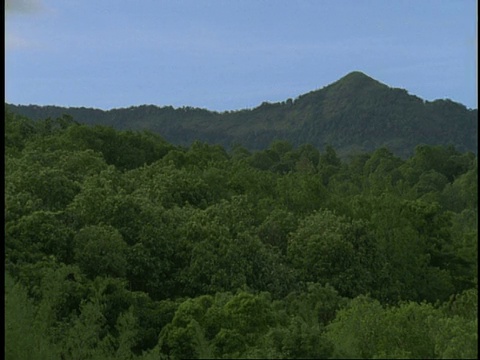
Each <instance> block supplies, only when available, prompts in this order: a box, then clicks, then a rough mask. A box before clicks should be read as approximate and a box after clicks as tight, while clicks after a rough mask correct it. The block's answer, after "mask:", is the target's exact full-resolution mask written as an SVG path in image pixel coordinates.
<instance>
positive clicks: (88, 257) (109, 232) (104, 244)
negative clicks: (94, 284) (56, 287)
mask: <svg viewBox="0 0 480 360" xmlns="http://www.w3.org/2000/svg"><path fill="white" fill-rule="evenodd" d="M74 243H75V245H74V256H75V261H76V262H77V263H78V265H79V266H80V268H81V269H82V271H83V272H84V273H85V274H86V275H88V276H89V277H90V278H92V279H93V278H95V277H96V276H112V277H123V276H124V275H125V271H126V266H127V260H126V250H127V244H126V243H125V241H124V240H123V238H122V235H121V234H120V233H119V232H118V230H116V229H115V228H113V227H111V226H106V225H92V226H86V227H84V228H83V229H82V230H80V231H79V232H78V234H77V235H75V238H74Z"/></svg>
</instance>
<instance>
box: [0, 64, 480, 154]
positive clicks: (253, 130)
mask: <svg viewBox="0 0 480 360" xmlns="http://www.w3.org/2000/svg"><path fill="white" fill-rule="evenodd" d="M6 106H7V107H8V109H9V110H10V111H12V112H13V113H15V114H18V115H23V116H26V117H28V118H30V119H32V120H43V119H47V118H52V119H56V118H59V117H62V116H63V115H64V114H68V115H70V116H72V117H73V118H74V119H75V120H76V121H78V122H80V123H82V124H89V125H103V126H112V127H113V128H115V129H116V130H132V131H143V130H148V131H151V132H154V133H156V134H160V135H161V136H162V137H163V138H164V139H165V140H167V141H168V142H170V143H171V144H174V145H177V146H184V147H190V146H191V145H192V144H193V142H195V141H201V142H205V143H208V144H219V145H222V146H223V147H224V148H225V149H226V150H227V151H230V150H232V148H233V147H234V146H236V145H242V146H244V147H245V148H246V149H248V150H249V151H258V150H265V149H266V148H268V147H269V145H270V144H271V143H272V142H273V141H275V140H286V141H288V142H289V143H290V144H291V145H293V146H294V147H300V146H302V145H304V144H310V145H313V146H314V147H316V148H317V149H324V148H325V147H326V146H327V145H330V146H333V147H334V148H335V152H336V153H337V155H338V156H339V157H340V158H341V159H342V160H343V159H345V158H347V157H348V156H349V155H350V154H352V153H365V152H373V151H375V150H377V149H378V148H381V147H387V148H388V149H389V150H390V151H391V152H392V153H393V154H394V155H396V156H399V157H401V158H402V159H406V158H408V157H411V156H412V155H413V154H414V150H415V147H416V146H417V145H419V144H427V145H439V144H446V145H453V146H454V147H455V148H456V149H457V150H458V151H460V152H466V151H472V152H474V153H475V154H476V153H477V144H478V139H477V138H478V136H477V133H478V110H477V109H467V108H466V107H465V106H464V105H462V104H459V103H456V102H453V101H451V100H448V99H443V100H435V101H425V100H422V99H420V98H419V97H417V96H414V95H410V94H409V93H408V92H407V91H406V90H404V89H399V88H391V87H389V86H387V85H385V84H382V83H380V82H378V81H376V80H375V79H372V78H371V77H369V76H367V75H365V74H364V73H362V72H359V71H354V72H351V73H349V74H347V75H346V76H344V77H342V78H341V79H339V80H338V81H336V82H334V83H332V84H330V85H328V86H325V87H323V88H321V89H318V90H315V91H311V92H309V93H306V94H303V95H300V96H298V97H297V98H296V99H287V100H285V101H283V102H277V103H269V102H263V103H262V104H261V105H260V106H257V107H256V108H253V109H243V110H237V111H225V112H221V113H219V112H216V111H209V110H206V109H199V108H193V107H189V106H186V107H182V108H173V107H172V106H164V107H157V106H155V105H141V106H132V107H129V108H124V109H111V110H107V111H104V110H100V109H91V108H84V107H83V108H70V107H68V108H65V107H59V106H36V105H13V104H6Z"/></svg>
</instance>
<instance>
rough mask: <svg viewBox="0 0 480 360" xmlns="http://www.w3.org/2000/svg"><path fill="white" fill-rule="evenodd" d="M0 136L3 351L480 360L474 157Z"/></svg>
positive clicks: (153, 139) (9, 128)
mask: <svg viewBox="0 0 480 360" xmlns="http://www.w3.org/2000/svg"><path fill="white" fill-rule="evenodd" d="M266 106H267V105H266ZM5 131H6V132H5V266H6V273H5V311H6V322H5V330H6V346H5V353H6V356H7V358H12V359H13V358H15V359H16V358H18V359H24V358H25V359H26V358H29V355H31V354H36V358H38V359H159V358H170V359H180V358H344V357H355V358H397V357H414V358H476V357H477V355H478V347H477V307H478V306H477V296H478V295H477V284H478V277H477V268H478V258H477V249H478V244H477V238H478V231H477V225H478V209H477V207H478V202H477V178H478V165H477V157H476V156H475V155H474V154H473V153H469V152H460V151H458V150H456V149H455V148H454V147H451V146H450V147H443V146H427V145H421V146H418V147H417V148H416V150H415V153H414V154H413V155H412V156H411V157H409V158H404V159H402V158H399V157H397V156H395V155H394V154H393V153H392V152H391V151H390V150H389V149H388V148H386V147H382V148H378V149H376V150H375V151H372V152H369V153H362V154H356V155H353V156H352V157H351V158H350V159H348V160H346V159H345V160H343V159H341V158H340V157H339V156H338V155H337V153H336V151H335V149H334V147H332V146H326V147H325V148H324V149H317V148H315V147H314V146H312V145H309V144H304V145H301V146H298V147H297V146H294V145H293V144H291V143H289V142H286V141H283V140H282V141H280V140H277V141H274V142H272V143H271V144H270V145H269V146H268V147H267V148H265V149H264V150H259V151H253V152H250V151H248V150H246V149H245V148H243V147H241V146H240V145H237V146H234V147H233V148H232V149H231V150H229V151H227V150H225V149H224V148H223V147H221V146H219V145H208V144H206V143H203V142H200V141H197V142H194V143H193V144H192V145H191V146H188V147H182V146H174V145H172V144H169V143H168V142H166V141H165V140H163V139H162V138H161V137H159V136H157V135H154V134H152V133H148V132H141V133H140V132H139V133H137V132H131V131H117V130H114V129H112V128H109V127H104V126H94V127H90V126H87V125H81V124H79V123H77V122H75V121H74V120H73V119H71V118H69V117H62V118H59V119H56V120H51V119H48V120H43V121H35V122H34V121H31V120H29V119H27V118H24V117H21V116H19V115H13V114H12V113H9V112H6V114H5Z"/></svg>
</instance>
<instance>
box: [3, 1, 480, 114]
mask: <svg viewBox="0 0 480 360" xmlns="http://www.w3.org/2000/svg"><path fill="white" fill-rule="evenodd" d="M5 20H6V24H5V31H6V35H5V41H6V45H5V46H6V52H5V54H6V55H5V77H6V80H5V97H6V98H5V101H6V102H8V103H13V104H37V105H59V106H84V107H94V108H100V109H111V108H119V107H129V106H133V105H141V104H154V105H158V106H166V105H172V106H174V107H181V106H194V107H201V108H206V109H209V110H217V111H223V110H238V109H245V108H253V107H256V106H258V105H260V104H261V103H262V102H263V101H269V102H277V101H284V100H286V99H288V98H295V97H297V96H299V95H301V94H304V93H306V92H309V91H312V90H315V89H319V88H322V87H324V86H326V85H328V84H330V83H332V82H334V81H336V80H338V79H339V78H341V77H342V76H344V75H346V74H347V73H349V72H351V71H354V70H358V71H362V72H364V73H366V74H367V75H369V76H371V77H373V78H375V79H377V80H379V81H381V82H383V83H385V84H387V85H389V86H392V87H399V88H404V89H406V90H408V92H409V93H410V94H413V95H416V96H419V97H421V98H423V99H425V100H435V99H444V98H449V99H451V100H453V101H457V102H460V103H462V104H464V105H465V106H467V107H469V108H477V107H478V104H477V64H478V61H477V43H478V39H477V9H476V0H7V1H6V15H5Z"/></svg>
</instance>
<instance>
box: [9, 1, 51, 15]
mask: <svg viewBox="0 0 480 360" xmlns="http://www.w3.org/2000/svg"><path fill="white" fill-rule="evenodd" d="M43 8H44V6H43V4H42V1H41V0H5V13H6V14H12V13H20V14H31V13H36V12H39V11H41V10H42V9H43Z"/></svg>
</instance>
